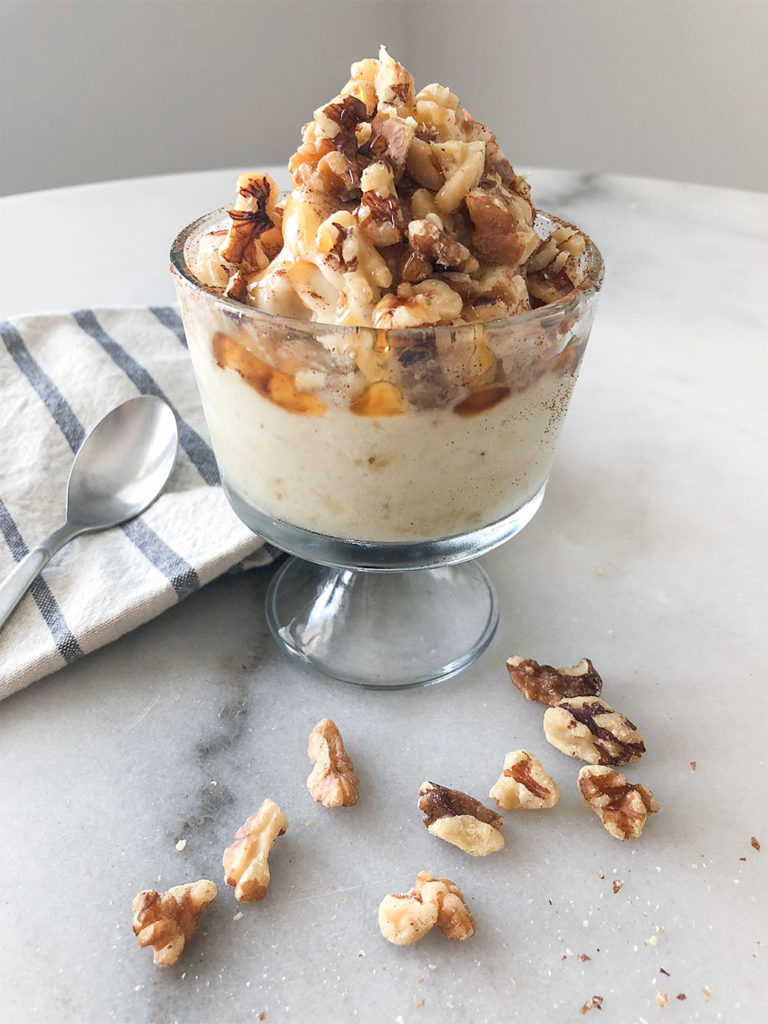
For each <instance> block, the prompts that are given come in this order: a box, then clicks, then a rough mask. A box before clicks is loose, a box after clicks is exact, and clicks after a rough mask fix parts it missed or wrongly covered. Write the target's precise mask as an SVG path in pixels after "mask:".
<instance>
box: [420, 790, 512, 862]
mask: <svg viewBox="0 0 768 1024" xmlns="http://www.w3.org/2000/svg"><path fill="white" fill-rule="evenodd" d="M419 810H420V811H423V813H424V824H425V825H426V827H427V831H428V832H431V834H432V835H433V836H437V837H438V838H439V839H444V840H445V841H446V842H447V843H452V844H453V845H454V846H458V847H459V849H460V850H464V852H465V853H469V854H471V855H472V856H473V857H485V856H487V855H488V854H489V853H494V852H495V851H496V850H500V849H501V848H502V847H503V846H504V836H502V834H501V831H500V829H501V828H502V826H503V824H504V819H503V818H502V817H501V815H499V814H497V813H496V812H495V811H492V810H491V809H490V808H489V807H486V806H485V805H484V804H481V803H480V801H479V800H475V798H474V797H471V796H469V795H468V794H467V793H462V792H461V791H460V790H458V789H447V788H446V787H445V786H438V785H436V784H435V783H434V782H425V783H423V785H422V787H421V789H420V790H419Z"/></svg>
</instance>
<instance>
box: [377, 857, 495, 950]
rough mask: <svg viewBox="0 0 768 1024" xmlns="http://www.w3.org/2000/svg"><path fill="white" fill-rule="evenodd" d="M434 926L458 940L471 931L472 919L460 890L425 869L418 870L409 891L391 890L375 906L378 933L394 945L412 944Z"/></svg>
mask: <svg viewBox="0 0 768 1024" xmlns="http://www.w3.org/2000/svg"><path fill="white" fill-rule="evenodd" d="M434 925H437V927H438V928H439V929H440V931H441V932H442V933H443V934H444V935H445V936H446V938H448V939H453V940H454V941H458V942H460V941H462V940H463V939H469V938H471V937H472V936H473V935H474V934H475V920H474V918H473V917H472V914H471V913H470V912H469V908H468V907H467V905H466V903H465V902H464V896H463V895H462V892H461V889H459V887H458V886H456V885H454V883H453V882H451V881H449V879H447V878H437V879H436V878H434V877H433V876H432V875H431V874H430V873H429V872H428V871H420V872H419V874H418V876H417V878H416V884H415V885H414V887H413V888H412V889H411V891H410V892H407V893H392V895H390V896H385V897H384V899H383V900H382V901H381V903H380V905H379V928H380V929H381V934H382V935H383V936H384V938H385V939H387V941H388V942H392V943H394V944H395V945H396V946H412V945H413V944H414V943H415V942H418V941H419V939H421V938H423V937H424V936H425V935H426V934H427V932H428V931H429V930H430V929H431V928H433V927H434Z"/></svg>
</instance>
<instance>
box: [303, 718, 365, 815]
mask: <svg viewBox="0 0 768 1024" xmlns="http://www.w3.org/2000/svg"><path fill="white" fill-rule="evenodd" d="M307 753H308V754H309V756H310V758H311V759H312V760H313V761H314V762H315V767H314V768H313V769H312V772H311V774H310V776H309V778H308V779H307V789H308V790H309V792H310V793H311V794H312V796H313V797H314V799H315V800H316V801H317V803H319V804H323V805H324V806H325V807H352V806H353V805H354V804H356V803H357V798H358V795H359V793H360V782H359V780H358V778H357V776H356V775H355V771H354V767H353V765H352V762H351V761H350V759H349V756H348V754H347V752H346V750H345V749H344V742H343V740H342V738H341V733H340V732H339V730H338V729H337V728H336V724H335V722H333V721H332V720H331V719H330V718H323V719H321V720H320V721H319V722H318V723H317V725H316V726H315V727H314V729H313V730H312V732H311V733H310V734H309V745H308V747H307Z"/></svg>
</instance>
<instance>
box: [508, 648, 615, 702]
mask: <svg viewBox="0 0 768 1024" xmlns="http://www.w3.org/2000/svg"><path fill="white" fill-rule="evenodd" d="M507 670H508V672H509V678H510V679H511V680H512V682H513V683H514V684H515V686H516V687H517V689H518V690H519V691H520V693H522V695H523V696H524V697H527V699H528V700H533V701H537V702H538V703H539V704H549V706H550V707H554V706H555V705H556V704H558V703H559V702H560V701H561V700H564V699H565V698H566V697H598V696H599V695H600V691H601V690H602V688H603V681H602V679H601V678H600V676H599V675H598V674H597V672H596V671H595V666H594V665H593V664H592V662H591V661H590V660H589V658H582V659H581V661H580V662H578V664H576V665H574V666H573V667H572V668H553V667H552V666H551V665H540V664H539V663H538V661H534V660H533V658H521V657H520V656H519V655H514V656H513V657H511V658H507Z"/></svg>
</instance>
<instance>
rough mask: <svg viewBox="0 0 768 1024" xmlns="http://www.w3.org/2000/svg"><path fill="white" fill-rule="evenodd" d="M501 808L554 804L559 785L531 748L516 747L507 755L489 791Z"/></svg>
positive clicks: (529, 807) (505, 809)
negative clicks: (517, 748)
mask: <svg viewBox="0 0 768 1024" xmlns="http://www.w3.org/2000/svg"><path fill="white" fill-rule="evenodd" d="M488 795H489V796H491V797H493V799H494V800H495V801H496V805H497V806H498V807H499V808H500V809H501V810H502V811H521V810H537V809H539V808H542V807H554V806H555V804H556V803H558V801H559V800H560V788H559V787H558V785H557V783H556V782H555V781H554V780H553V779H551V778H550V777H549V775H547V773H546V772H545V771H544V769H543V768H542V766H541V763H540V762H539V760H538V759H537V758H535V757H534V756H533V754H531V753H530V752H529V751H528V750H513V751H511V752H510V753H509V754H507V756H506V757H505V758H504V771H503V772H502V773H501V776H500V777H499V780H498V782H497V783H496V785H495V786H494V787H493V789H492V790H491V792H490V793H489V794H488Z"/></svg>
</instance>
